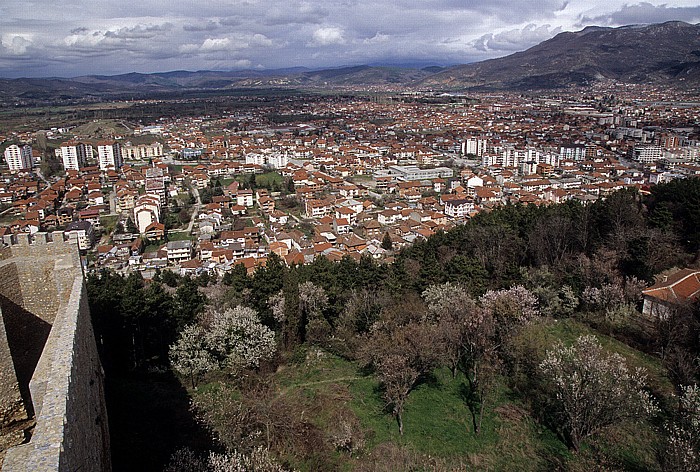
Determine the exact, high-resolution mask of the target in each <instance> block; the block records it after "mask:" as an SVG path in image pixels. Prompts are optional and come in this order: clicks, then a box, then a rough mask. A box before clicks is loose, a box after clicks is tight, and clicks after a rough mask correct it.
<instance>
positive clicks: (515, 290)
mask: <svg viewBox="0 0 700 472" xmlns="http://www.w3.org/2000/svg"><path fill="white" fill-rule="evenodd" d="M479 302H480V303H481V306H482V308H483V309H484V310H486V312H487V314H488V316H490V317H491V318H492V319H493V323H494V326H495V337H496V344H497V345H499V346H500V345H502V344H503V342H504V341H506V339H508V338H509V337H510V336H511V335H512V334H513V332H514V331H515V330H516V329H517V328H518V327H519V326H521V325H523V324H524V323H527V322H529V321H531V320H533V319H534V318H536V317H538V316H539V315H540V311H539V308H538V306H537V303H538V301H537V297H536V296H535V295H534V294H533V293H532V292H530V291H529V290H528V289H526V288H525V287H523V286H522V285H516V286H513V287H510V288H507V289H503V290H489V291H488V292H486V293H485V294H484V295H482V296H481V298H480V299H479Z"/></svg>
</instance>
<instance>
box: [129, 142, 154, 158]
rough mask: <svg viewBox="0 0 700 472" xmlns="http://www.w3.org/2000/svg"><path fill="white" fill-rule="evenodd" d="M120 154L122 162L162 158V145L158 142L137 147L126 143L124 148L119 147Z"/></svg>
mask: <svg viewBox="0 0 700 472" xmlns="http://www.w3.org/2000/svg"><path fill="white" fill-rule="evenodd" d="M121 153H122V159H123V160H144V159H151V158H154V157H163V145H162V144H161V143H159V142H154V143H152V144H139V145H137V146H133V145H131V144H128V143H127V144H126V145H125V146H121Z"/></svg>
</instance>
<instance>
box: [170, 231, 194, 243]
mask: <svg viewBox="0 0 700 472" xmlns="http://www.w3.org/2000/svg"><path fill="white" fill-rule="evenodd" d="M191 239H192V236H190V234H189V233H188V232H187V231H177V232H176V231H170V232H169V233H168V241H188V240H191Z"/></svg>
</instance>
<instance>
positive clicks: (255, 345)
mask: <svg viewBox="0 0 700 472" xmlns="http://www.w3.org/2000/svg"><path fill="white" fill-rule="evenodd" d="M204 338H205V344H206V346H207V349H208V350H209V352H210V353H211V354H212V355H213V357H214V359H216V361H217V363H218V364H219V366H220V367H230V368H233V369H234V370H239V369H247V368H253V367H258V365H259V364H260V361H262V360H265V359H270V358H271V357H272V356H273V355H274V353H275V349H276V345H275V334H274V333H273V332H272V330H270V328H268V327H267V326H265V325H263V324H262V323H261V322H260V319H259V318H258V314H257V313H256V312H255V310H253V309H252V308H248V307H244V306H237V307H236V308H233V309H227V310H225V311H223V312H215V313H214V314H213V316H212V318H211V320H210V322H209V326H208V329H207V331H206V333H205V335H204Z"/></svg>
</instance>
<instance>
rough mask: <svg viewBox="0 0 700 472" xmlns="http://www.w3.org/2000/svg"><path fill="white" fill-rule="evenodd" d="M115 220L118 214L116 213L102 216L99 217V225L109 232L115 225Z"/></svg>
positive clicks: (117, 219)
mask: <svg viewBox="0 0 700 472" xmlns="http://www.w3.org/2000/svg"><path fill="white" fill-rule="evenodd" d="M117 221H119V216H118V215H113V216H102V217H100V225H101V226H102V227H103V228H104V229H105V230H106V231H107V232H108V233H111V232H112V231H114V228H115V227H116V225H117Z"/></svg>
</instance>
